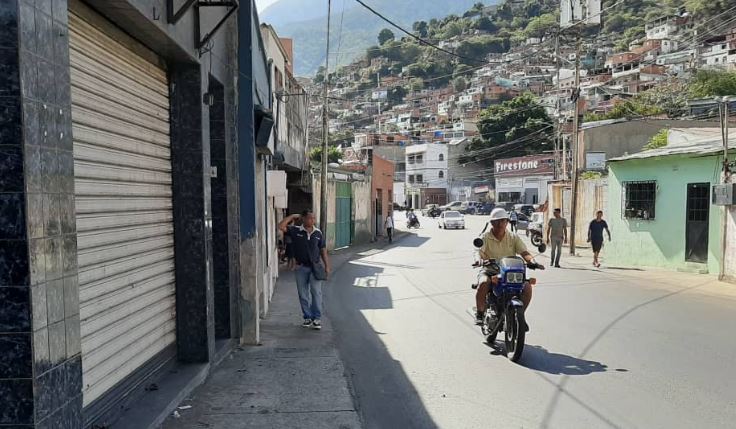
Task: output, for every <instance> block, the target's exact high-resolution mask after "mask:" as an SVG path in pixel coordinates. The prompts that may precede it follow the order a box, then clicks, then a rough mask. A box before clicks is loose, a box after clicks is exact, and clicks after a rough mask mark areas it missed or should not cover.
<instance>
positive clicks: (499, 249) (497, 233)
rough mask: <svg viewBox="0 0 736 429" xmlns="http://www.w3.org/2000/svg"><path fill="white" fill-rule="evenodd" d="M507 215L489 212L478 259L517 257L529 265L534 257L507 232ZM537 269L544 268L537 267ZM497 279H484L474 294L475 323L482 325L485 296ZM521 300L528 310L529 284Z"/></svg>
mask: <svg viewBox="0 0 736 429" xmlns="http://www.w3.org/2000/svg"><path fill="white" fill-rule="evenodd" d="M508 224H509V214H508V212H506V210H504V209H502V208H497V209H494V210H493V211H492V212H491V230H490V231H488V232H486V233H485V234H483V247H481V248H480V257H481V259H483V260H489V259H496V260H498V259H501V258H506V257H509V256H516V255H519V256H521V257H522V258H524V260H525V261H526V262H527V263H529V264H533V263H534V257H533V256H532V255H531V253H529V251H528V250H526V245H525V244H524V242H523V241H521V237H519V236H518V235H516V233H515V232H511V231H509V230H508ZM538 267H539V268H542V269H543V268H544V267H543V266H541V265H538ZM497 281H498V279H497V278H496V277H495V276H494V277H491V278H488V277H486V278H485V280H483V281H482V282H481V283H480V285H478V291H477V292H476V294H475V304H476V307H475V308H476V316H475V317H476V323H479V324H482V323H483V314H484V313H485V311H486V295H488V291H489V287H490V285H491V284H495V282H497ZM521 300H522V302H523V303H524V308H529V304H530V303H531V301H532V286H531V284H530V283H529V282H527V283H525V284H524V290H523V291H522V293H521Z"/></svg>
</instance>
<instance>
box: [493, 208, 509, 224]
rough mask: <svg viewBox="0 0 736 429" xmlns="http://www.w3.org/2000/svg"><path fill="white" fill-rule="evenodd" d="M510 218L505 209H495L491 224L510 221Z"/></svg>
mask: <svg viewBox="0 0 736 429" xmlns="http://www.w3.org/2000/svg"><path fill="white" fill-rule="evenodd" d="M508 218H509V214H508V212H506V210H505V209H502V208H500V207H499V208H497V209H493V211H492V212H491V222H493V221H494V220H500V219H508Z"/></svg>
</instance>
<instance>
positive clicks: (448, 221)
mask: <svg viewBox="0 0 736 429" xmlns="http://www.w3.org/2000/svg"><path fill="white" fill-rule="evenodd" d="M437 226H438V227H439V228H440V229H442V228H444V229H449V228H454V229H458V228H459V229H465V216H463V214H462V213H460V212H459V211H456V210H448V211H444V212H442V214H441V215H440V221H439V222H438V224H437Z"/></svg>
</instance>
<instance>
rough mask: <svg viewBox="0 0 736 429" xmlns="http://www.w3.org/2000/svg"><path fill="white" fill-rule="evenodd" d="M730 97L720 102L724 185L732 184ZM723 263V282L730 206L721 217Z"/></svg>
mask: <svg viewBox="0 0 736 429" xmlns="http://www.w3.org/2000/svg"><path fill="white" fill-rule="evenodd" d="M728 102H729V98H728V97H723V100H722V101H719V102H718V113H719V116H720V122H721V138H722V139H723V174H722V175H721V178H722V179H721V180H722V181H723V183H724V184H727V183H729V182H730V180H731V178H730V171H729V165H728ZM721 217H722V218H721V263H720V269H719V271H718V279H719V280H723V278H724V277H725V274H726V247H727V245H728V244H727V241H728V240H727V239H728V236H727V235H728V206H723V212H722V215H721Z"/></svg>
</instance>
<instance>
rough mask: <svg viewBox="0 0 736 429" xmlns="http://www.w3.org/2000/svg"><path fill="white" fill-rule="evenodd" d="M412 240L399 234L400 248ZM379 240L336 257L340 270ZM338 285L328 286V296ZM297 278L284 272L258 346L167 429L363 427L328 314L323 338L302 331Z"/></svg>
mask: <svg viewBox="0 0 736 429" xmlns="http://www.w3.org/2000/svg"><path fill="white" fill-rule="evenodd" d="M403 236H406V234H405V233H399V234H397V237H396V239H395V240H394V245H396V242H397V241H398V240H400V239H401V238H402V237H403ZM387 245H388V242H386V241H384V240H379V241H378V242H376V243H371V244H369V245H365V246H357V247H355V248H347V249H342V250H340V251H338V252H335V253H334V254H332V255H331V260H332V266H333V270H334V271H338V270H339V269H340V268H341V267H342V266H343V265H344V264H345V263H346V262H347V261H349V260H350V259H351V258H352V257H353V256H354V255H355V254H357V253H359V252H363V251H366V250H370V249H376V248H383V247H386V246H387ZM334 287H339V285H335V284H331V283H330V282H328V283H326V284H325V285H324V288H323V293H324V294H325V295H329V294H330V289H331V288H334ZM301 323H302V318H301V310H300V307H299V302H298V297H297V291H296V284H295V282H294V275H293V272H290V271H288V270H285V271H282V272H281V275H280V277H279V279H278V282H277V287H276V290H275V293H274V296H273V300H272V302H271V307H270V311H269V313H268V315H267V317H266V318H265V319H263V320H262V321H261V339H262V340H261V341H262V344H261V345H259V346H244V347H237V348H236V349H235V350H233V352H232V353H231V354H230V355H229V356H228V357H226V358H225V359H224V360H223V362H222V363H221V364H220V365H219V366H218V367H217V368H216V369H214V370H213V372H212V374H211V376H210V377H209V378H208V379H207V381H206V382H205V383H204V384H203V385H202V386H200V387H199V388H197V389H196V390H195V391H194V393H193V394H192V395H191V397H190V398H188V399H187V400H185V401H183V402H182V403H181V404H179V407H178V409H177V411H176V413H175V414H178V417H176V416H170V417H169V418H168V419H167V420H166V421H165V422H164V424H163V426H162V427H163V428H165V429H189V428H192V429H194V428H197V429H201V428H222V429H238V428H284V429H288V428H294V429H296V428H305V427H310V428H330V429H333V428H340V429H353V428H356V429H357V428H361V427H362V425H361V422H360V419H359V416H358V412H357V411H356V408H355V404H354V402H353V396H352V394H351V390H350V387H349V382H348V378H347V377H346V374H345V368H344V366H343V363H342V361H341V360H340V357H339V356H338V352H337V348H336V345H335V338H334V331H333V328H332V324H331V320H330V316H329V314H326V315H325V316H324V317H323V319H322V323H323V328H322V330H321V331H315V330H312V329H306V328H303V327H301Z"/></svg>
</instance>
